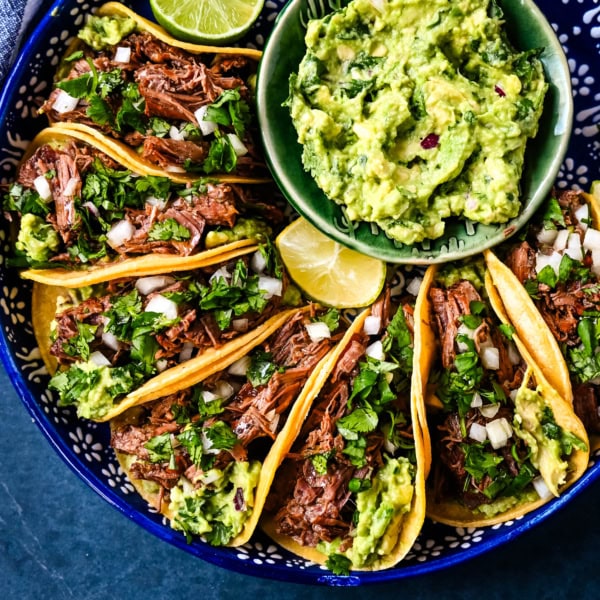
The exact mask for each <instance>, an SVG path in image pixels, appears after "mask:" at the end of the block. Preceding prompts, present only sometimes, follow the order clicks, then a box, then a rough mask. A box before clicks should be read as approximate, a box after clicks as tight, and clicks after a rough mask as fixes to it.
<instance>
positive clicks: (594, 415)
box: [573, 383, 600, 434]
mask: <svg viewBox="0 0 600 600" xmlns="http://www.w3.org/2000/svg"><path fill="white" fill-rule="evenodd" d="M573 408H574V410H575V414H576V415H577V416H578V417H579V418H580V419H581V422H582V423H583V426H584V427H585V429H586V431H588V432H589V433H596V434H600V398H599V397H598V386H597V385H595V384H592V383H583V384H580V385H578V386H577V387H576V388H575V389H574V390H573Z"/></svg>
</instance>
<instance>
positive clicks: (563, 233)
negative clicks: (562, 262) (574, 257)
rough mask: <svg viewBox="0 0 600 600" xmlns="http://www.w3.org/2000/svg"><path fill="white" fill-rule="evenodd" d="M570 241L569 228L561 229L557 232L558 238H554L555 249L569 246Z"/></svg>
mask: <svg viewBox="0 0 600 600" xmlns="http://www.w3.org/2000/svg"><path fill="white" fill-rule="evenodd" d="M568 241H569V230H568V229H561V230H560V231H559V232H558V233H557V234H556V239H555V240H554V249H555V250H558V251H560V250H564V249H565V248H566V247H567V243H568Z"/></svg>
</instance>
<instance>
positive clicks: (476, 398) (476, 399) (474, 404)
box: [471, 392, 483, 408]
mask: <svg viewBox="0 0 600 600" xmlns="http://www.w3.org/2000/svg"><path fill="white" fill-rule="evenodd" d="M482 405H483V400H482V399H481V395H480V394H479V392H475V393H474V394H473V399H472V400H471V408H479V407H480V406H482Z"/></svg>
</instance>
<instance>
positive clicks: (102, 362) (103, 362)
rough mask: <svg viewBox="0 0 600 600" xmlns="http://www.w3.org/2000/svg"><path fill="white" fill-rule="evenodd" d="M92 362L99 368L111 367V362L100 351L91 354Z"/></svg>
mask: <svg viewBox="0 0 600 600" xmlns="http://www.w3.org/2000/svg"><path fill="white" fill-rule="evenodd" d="M90 361H91V362H92V363H94V364H95V365H96V366H97V367H110V360H108V358H106V356H104V354H102V352H100V351H98V350H96V351H95V352H92V353H91V354H90Z"/></svg>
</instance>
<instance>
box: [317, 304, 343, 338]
mask: <svg viewBox="0 0 600 600" xmlns="http://www.w3.org/2000/svg"><path fill="white" fill-rule="evenodd" d="M312 320H313V321H320V322H322V323H325V325H327V328H328V329H329V331H331V332H332V333H333V332H334V331H336V330H337V329H338V327H339V326H340V313H339V311H338V310H337V309H335V308H330V309H329V310H328V311H327V312H326V313H325V314H323V315H320V316H318V317H314V318H313V319H312Z"/></svg>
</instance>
